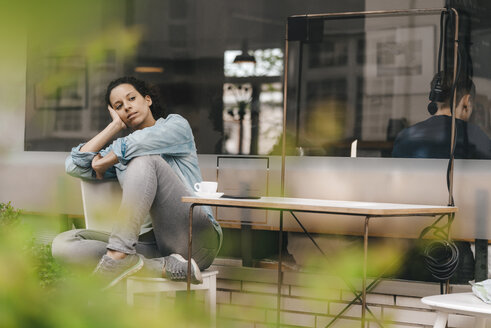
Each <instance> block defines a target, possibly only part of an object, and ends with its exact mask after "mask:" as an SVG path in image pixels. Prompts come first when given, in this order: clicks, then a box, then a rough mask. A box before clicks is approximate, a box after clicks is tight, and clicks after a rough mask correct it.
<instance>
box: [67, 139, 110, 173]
mask: <svg viewBox="0 0 491 328" xmlns="http://www.w3.org/2000/svg"><path fill="white" fill-rule="evenodd" d="M83 145H84V144H83V143H82V144H80V145H78V146H77V147H73V148H72V151H71V152H70V155H69V156H68V157H67V158H66V160H65V171H66V173H68V174H69V175H71V176H73V177H76V178H82V179H90V180H92V179H96V176H95V171H94V170H93V169H92V160H93V159H94V156H95V155H97V154H98V153H97V152H81V151H80V148H82V146H83ZM110 151H111V147H108V148H106V149H103V150H101V151H100V152H99V153H100V154H101V155H102V156H105V155H106V154H107V153H109V152H110ZM115 177H116V171H115V169H114V167H111V168H110V169H109V170H107V171H106V173H105V174H104V179H113V178H115Z"/></svg>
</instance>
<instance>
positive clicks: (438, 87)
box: [428, 11, 448, 115]
mask: <svg viewBox="0 0 491 328" xmlns="http://www.w3.org/2000/svg"><path fill="white" fill-rule="evenodd" d="M445 15H446V12H443V11H442V13H441V15H440V44H439V46H438V73H437V74H436V76H435V78H434V81H435V83H432V85H431V90H430V95H429V97H428V98H429V99H430V103H429V104H428V112H429V113H430V114H431V115H435V113H436V112H437V111H438V105H437V102H443V101H445V100H446V98H447V96H448V92H446V90H443V79H444V78H445V75H444V73H443V72H442V71H441V66H442V65H441V62H442V56H445V54H442V50H443V49H442V48H443V47H444V44H443V43H444V30H446V24H445V23H446V22H445V18H446V16H445ZM444 66H445V65H444Z"/></svg>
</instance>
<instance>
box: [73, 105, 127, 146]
mask: <svg viewBox="0 0 491 328" xmlns="http://www.w3.org/2000/svg"><path fill="white" fill-rule="evenodd" d="M107 109H108V110H109V114H110V115H111V118H112V119H113V120H112V121H111V123H109V124H108V126H106V128H105V129H104V130H102V131H101V132H99V133H98V134H97V135H96V136H95V137H93V138H92V139H90V140H89V141H88V142H87V143H86V144H85V145H83V146H82V148H80V152H82V153H85V152H98V151H100V150H101V149H102V147H104V145H105V144H107V143H108V142H109V141H111V140H113V139H114V136H115V135H117V134H118V133H119V132H121V130H124V129H126V125H125V124H124V123H123V121H122V120H121V118H120V117H119V115H118V114H117V113H116V111H115V110H114V109H112V107H111V106H110V105H108V106H107Z"/></svg>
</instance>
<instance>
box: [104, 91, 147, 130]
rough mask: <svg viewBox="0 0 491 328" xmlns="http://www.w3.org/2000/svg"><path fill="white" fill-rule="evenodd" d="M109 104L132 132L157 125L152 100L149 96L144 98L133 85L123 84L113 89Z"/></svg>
mask: <svg viewBox="0 0 491 328" xmlns="http://www.w3.org/2000/svg"><path fill="white" fill-rule="evenodd" d="M109 102H110V104H111V107H112V108H113V109H114V110H115V111H116V113H117V114H118V115H119V117H120V118H121V120H122V121H123V122H124V124H126V126H127V127H129V128H130V129H132V130H140V129H143V128H146V127H149V126H152V125H154V124H155V119H154V118H153V115H152V112H151V111H150V105H152V99H151V98H150V96H148V95H146V96H145V97H143V96H142V95H141V94H140V93H139V92H138V91H137V90H136V89H135V87H134V86H132V85H131V84H127V83H123V84H120V85H118V86H117V87H115V88H114V89H112V90H111V94H110V95H109Z"/></svg>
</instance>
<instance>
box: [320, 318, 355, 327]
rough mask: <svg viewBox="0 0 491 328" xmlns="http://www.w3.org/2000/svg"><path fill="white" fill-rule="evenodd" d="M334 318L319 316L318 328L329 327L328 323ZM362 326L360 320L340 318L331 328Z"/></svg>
mask: <svg viewBox="0 0 491 328" xmlns="http://www.w3.org/2000/svg"><path fill="white" fill-rule="evenodd" d="M333 318H334V317H324V316H317V327H325V326H327V324H328V323H330V322H331V320H332V319H333ZM360 324H361V321H360V320H356V319H355V320H351V319H345V318H339V319H337V320H336V321H335V322H334V323H333V324H332V325H331V326H329V327H332V328H351V327H353V328H359V327H360Z"/></svg>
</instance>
